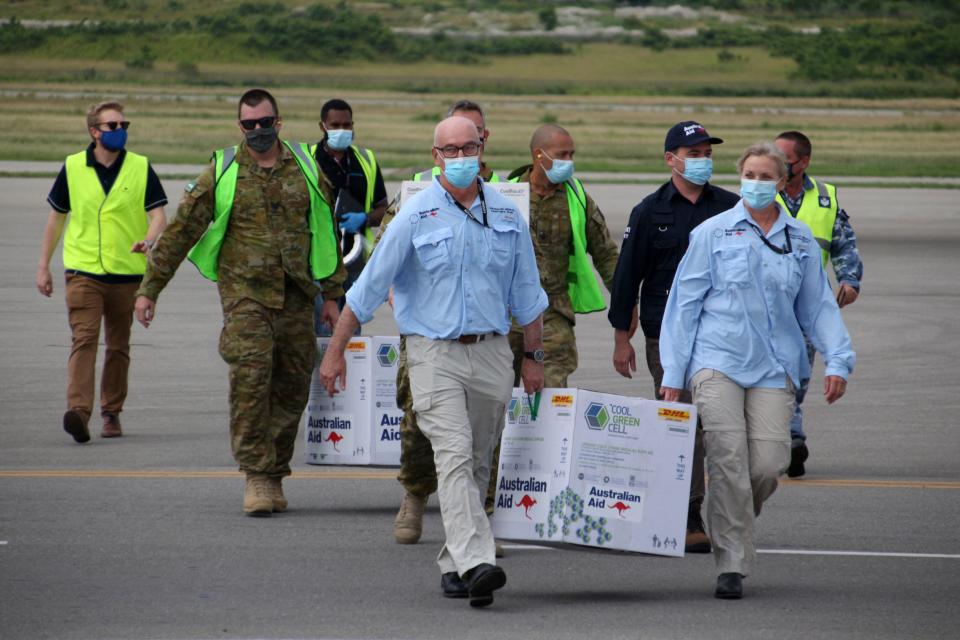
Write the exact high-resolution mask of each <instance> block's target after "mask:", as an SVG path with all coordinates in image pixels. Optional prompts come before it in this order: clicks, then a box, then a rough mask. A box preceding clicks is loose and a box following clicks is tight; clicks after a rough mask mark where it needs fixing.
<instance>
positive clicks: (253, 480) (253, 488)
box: [243, 473, 273, 518]
mask: <svg viewBox="0 0 960 640" xmlns="http://www.w3.org/2000/svg"><path fill="white" fill-rule="evenodd" d="M243 511H244V513H246V514H247V515H248V516H255V517H261V518H262V517H266V516H269V515H270V514H271V513H273V492H272V491H271V489H270V478H269V477H267V476H266V475H265V474H262V473H248V474H247V486H246V489H244V492H243Z"/></svg>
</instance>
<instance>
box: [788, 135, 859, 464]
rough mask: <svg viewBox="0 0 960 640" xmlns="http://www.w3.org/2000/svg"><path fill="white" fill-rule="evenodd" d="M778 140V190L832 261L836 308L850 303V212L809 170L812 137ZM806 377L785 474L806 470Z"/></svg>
mask: <svg viewBox="0 0 960 640" xmlns="http://www.w3.org/2000/svg"><path fill="white" fill-rule="evenodd" d="M775 142H776V144H777V146H778V147H779V148H780V150H781V151H783V155H785V156H786V157H787V184H786V186H785V187H784V189H783V191H781V192H780V193H779V194H778V195H777V202H779V203H780V205H781V206H783V207H784V208H785V209H786V210H787V211H789V212H790V215H792V216H793V217H795V218H797V219H798V220H802V221H803V222H806V223H807V226H809V227H810V230H811V231H813V236H814V238H816V240H817V244H818V245H820V258H821V261H822V263H823V266H824V268H826V267H827V265H828V264H831V263H832V265H833V272H834V275H835V276H836V278H837V284H838V287H837V304H838V305H840V308H841V309H842V308H843V307H845V306H847V305H848V304H852V303H853V302H854V301H855V300H856V299H857V298H858V297H859V295H860V280H861V278H863V262H862V261H861V260H860V252H859V251H857V237H856V235H854V233H853V227H851V226H850V216H848V215H847V212H846V211H844V210H843V209H841V208H840V205H839V204H838V203H837V188H836V187H835V186H833V185H832V184H827V183H826V182H823V181H820V180H816V179H814V178H812V177H810V176H809V175H807V169H808V168H809V167H810V155H811V154H812V153H813V145H812V144H811V143H810V138H808V137H807V136H805V135H804V134H802V133H801V132H799V131H784V132H783V133H781V134H780V135H778V136H777V139H776V141H775ZM815 353H816V350H815V349H814V347H813V344H812V343H811V342H810V341H809V340H807V355H808V357H809V358H810V366H813V357H814V354H815ZM809 383H810V380H809V378H808V379H806V380H801V381H800V387H799V388H798V389H797V404H796V407H795V409H794V413H793V419H792V420H791V421H790V439H791V447H790V466H789V467H788V468H787V475H788V476H789V477H791V478H797V477H799V476H802V475H804V474H805V473H806V467H805V466H804V463H805V462H806V460H807V457H808V456H809V449H808V448H807V434H806V433H805V432H804V430H803V408H802V407H801V403H802V402H803V398H804V396H806V394H807V386H808V385H809Z"/></svg>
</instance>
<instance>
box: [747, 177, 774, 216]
mask: <svg viewBox="0 0 960 640" xmlns="http://www.w3.org/2000/svg"><path fill="white" fill-rule="evenodd" d="M740 195H741V196H743V199H744V200H745V201H746V203H747V205H748V206H749V207H750V208H751V209H765V208H766V207H768V206H770V205H771V204H772V203H773V201H774V200H776V198H777V183H776V182H774V181H772V180H747V179H746V178H741V179H740Z"/></svg>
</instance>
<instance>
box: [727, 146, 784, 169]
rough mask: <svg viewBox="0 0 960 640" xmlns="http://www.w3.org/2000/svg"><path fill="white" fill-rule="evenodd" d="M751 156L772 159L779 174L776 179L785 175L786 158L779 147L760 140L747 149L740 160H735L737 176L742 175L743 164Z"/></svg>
mask: <svg viewBox="0 0 960 640" xmlns="http://www.w3.org/2000/svg"><path fill="white" fill-rule="evenodd" d="M752 156H766V157H768V158H773V161H774V162H775V163H776V165H777V172H778V173H779V175H778V176H777V177H778V178H782V177H784V176H785V175H787V158H786V156H784V155H783V151H780V147H778V146H777V145H775V144H774V143H772V142H771V141H769V140H761V141H760V142H755V143H754V144H752V145H750V146H749V147H747V150H746V151H744V152H743V155H742V156H740V159H739V160H737V175H739V174H741V173H743V163H744V162H746V161H747V158H750V157H752Z"/></svg>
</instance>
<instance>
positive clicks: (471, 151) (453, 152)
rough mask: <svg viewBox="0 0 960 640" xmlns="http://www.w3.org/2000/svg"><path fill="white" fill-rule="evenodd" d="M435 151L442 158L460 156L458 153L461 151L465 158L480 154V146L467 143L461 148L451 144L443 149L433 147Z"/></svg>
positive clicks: (474, 143)
mask: <svg viewBox="0 0 960 640" xmlns="http://www.w3.org/2000/svg"><path fill="white" fill-rule="evenodd" d="M434 149H436V150H437V151H439V152H440V155H442V156H443V157H444V158H456V157H457V156H459V155H460V152H461V151H463V155H465V156H475V155H477V154H478V153H480V145H479V144H477V143H476V142H468V143H467V144H465V145H463V146H462V147H458V146H456V145H453V144H448V145H446V146H444V147H434Z"/></svg>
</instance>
